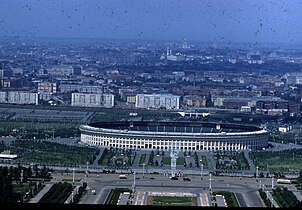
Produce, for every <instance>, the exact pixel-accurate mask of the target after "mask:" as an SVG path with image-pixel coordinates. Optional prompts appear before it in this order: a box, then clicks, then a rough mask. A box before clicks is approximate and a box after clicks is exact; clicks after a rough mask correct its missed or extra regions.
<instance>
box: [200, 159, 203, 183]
mask: <svg viewBox="0 0 302 210" xmlns="http://www.w3.org/2000/svg"><path fill="white" fill-rule="evenodd" d="M202 173H203V163H202V159H200V179H201V180H202Z"/></svg>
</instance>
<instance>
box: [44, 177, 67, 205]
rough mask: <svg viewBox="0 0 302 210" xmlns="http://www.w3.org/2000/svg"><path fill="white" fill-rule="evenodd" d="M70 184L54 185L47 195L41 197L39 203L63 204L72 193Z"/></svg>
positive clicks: (60, 183)
mask: <svg viewBox="0 0 302 210" xmlns="http://www.w3.org/2000/svg"><path fill="white" fill-rule="evenodd" d="M72 188H73V187H72V184H70V183H67V182H64V183H62V182H58V183H55V184H54V185H53V186H52V187H51V188H50V189H49V190H48V192H47V193H45V194H44V195H43V197H42V198H41V199H40V201H39V203H57V204H63V203H64V202H65V201H66V199H67V198H68V196H69V195H70V193H71V191H72Z"/></svg>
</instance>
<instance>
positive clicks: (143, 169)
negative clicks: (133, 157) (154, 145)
mask: <svg viewBox="0 0 302 210" xmlns="http://www.w3.org/2000/svg"><path fill="white" fill-rule="evenodd" d="M143 178H145V163H143Z"/></svg>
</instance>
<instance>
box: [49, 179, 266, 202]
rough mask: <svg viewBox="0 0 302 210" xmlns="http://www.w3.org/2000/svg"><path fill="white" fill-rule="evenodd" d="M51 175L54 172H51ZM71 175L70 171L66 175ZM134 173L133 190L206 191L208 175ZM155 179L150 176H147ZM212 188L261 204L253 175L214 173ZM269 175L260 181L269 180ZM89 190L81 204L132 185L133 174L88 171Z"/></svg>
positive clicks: (98, 200)
mask: <svg viewBox="0 0 302 210" xmlns="http://www.w3.org/2000/svg"><path fill="white" fill-rule="evenodd" d="M53 175H54V174H53ZM54 176H56V179H57V180H60V179H63V178H64V176H66V175H62V174H57V175H54ZM69 177H70V175H69ZM83 177H84V174H76V179H77V180H80V179H81V178H82V180H83ZM136 177H137V178H138V179H136V190H137V191H142V192H144V191H146V192H148V191H158V192H184V193H196V192H200V193H202V192H209V176H204V177H203V180H202V181H201V180H200V176H198V175H190V176H187V177H190V178H191V181H183V180H182V179H179V180H170V179H169V178H168V177H164V176H163V175H162V174H145V178H142V174H137V175H136ZM151 177H152V178H154V179H150V178H151ZM212 178H213V181H212V189H213V191H218V190H226V191H233V192H235V193H237V194H240V195H242V196H239V197H240V200H241V201H240V203H241V205H243V206H245V205H246V206H248V207H263V204H262V203H261V202H260V200H259V196H258V194H257V193H258V186H259V184H258V183H257V182H256V180H255V179H253V178H242V179H241V180H239V179H236V178H235V179H234V177H219V176H213V177H212ZM270 181H271V180H270V179H268V180H266V182H265V181H264V182H263V183H267V184H269V183H270ZM87 183H88V188H89V191H88V192H87V194H86V195H85V196H84V197H83V199H82V200H81V203H83V204H102V203H104V202H105V200H106V196H107V195H108V193H109V191H110V189H111V188H116V187H127V188H130V189H131V188H132V184H133V175H129V176H128V179H126V180H120V179H118V174H99V177H97V176H96V175H95V174H94V175H92V174H90V175H89V177H88V178H87ZM91 189H95V190H96V192H97V194H96V195H92V194H91V191H90V190H91Z"/></svg>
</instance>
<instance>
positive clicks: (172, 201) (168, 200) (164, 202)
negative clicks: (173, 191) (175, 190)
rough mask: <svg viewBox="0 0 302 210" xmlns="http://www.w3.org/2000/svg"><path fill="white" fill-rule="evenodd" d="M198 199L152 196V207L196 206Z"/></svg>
mask: <svg viewBox="0 0 302 210" xmlns="http://www.w3.org/2000/svg"><path fill="white" fill-rule="evenodd" d="M194 199H195V200H196V198H193V197H176V196H175V197H173V196H152V197H151V198H150V205H155V206H195V200H194Z"/></svg>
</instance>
